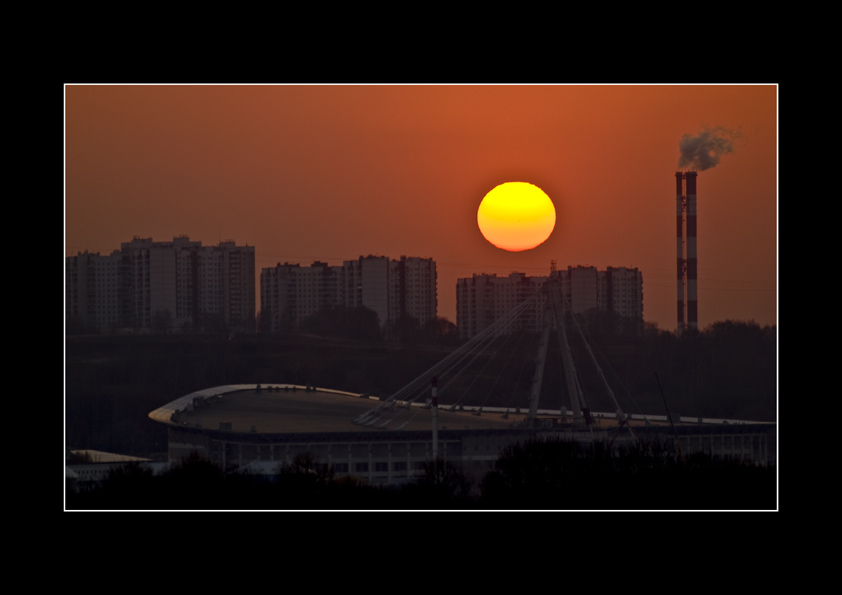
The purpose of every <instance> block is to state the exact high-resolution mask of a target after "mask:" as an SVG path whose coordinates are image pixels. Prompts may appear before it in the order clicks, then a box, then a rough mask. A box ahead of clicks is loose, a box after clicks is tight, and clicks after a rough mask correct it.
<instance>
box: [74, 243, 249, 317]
mask: <svg viewBox="0 0 842 595" xmlns="http://www.w3.org/2000/svg"><path fill="white" fill-rule="evenodd" d="M254 262H255V261H254V246H237V245H236V244H235V243H234V242H233V241H225V242H220V243H219V244H218V245H216V246H202V243H201V242H198V241H191V240H190V238H189V237H186V236H181V237H177V238H173V240H172V241H171V242H155V241H153V240H152V238H140V237H135V238H134V239H133V240H132V241H131V242H124V243H122V244H121V247H120V250H115V251H114V252H112V253H111V254H109V255H100V254H99V253H88V252H83V253H79V254H77V255H75V256H68V257H65V316H66V319H67V322H68V324H72V325H75V326H76V327H77V328H83V329H84V330H86V331H89V332H90V331H94V332H107V331H110V330H116V329H124V330H128V329H131V330H156V331H221V330H237V331H245V332H251V331H253V330H254V320H255V279H254V274H255V268H254V267H255V265H254Z"/></svg>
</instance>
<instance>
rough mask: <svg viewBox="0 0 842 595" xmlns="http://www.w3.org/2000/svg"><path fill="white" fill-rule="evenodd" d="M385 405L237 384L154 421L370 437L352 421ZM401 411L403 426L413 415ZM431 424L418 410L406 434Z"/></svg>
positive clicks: (464, 418) (442, 421) (500, 422)
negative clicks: (372, 409) (357, 434)
mask: <svg viewBox="0 0 842 595" xmlns="http://www.w3.org/2000/svg"><path fill="white" fill-rule="evenodd" d="M379 403H380V400H379V399H377V398H374V397H368V396H367V395H359V394H356V393H349V392H343V391H338V390H330V389H323V388H318V389H316V388H313V389H308V388H307V387H303V386H298V385H291V384H276V385H259V384H236V385H227V386H218V387H215V388H210V389H205V390H201V391H197V392H194V393H190V394H188V395H185V396H184V397H181V398H179V399H176V400H175V401H172V402H171V403H167V404H166V405H164V406H163V407H160V408H158V409H156V410H155V411H153V412H152V413H150V414H149V417H150V418H151V419H153V420H155V421H159V422H162V423H165V424H167V425H171V426H180V427H190V428H202V429H206V430H220V429H225V430H227V431H232V432H243V433H257V434H297V433H313V432H319V433H322V432H370V431H372V430H377V429H378V427H376V426H375V427H371V426H362V425H357V424H354V423H352V420H353V419H355V418H356V417H358V416H359V415H360V414H362V413H365V412H366V411H368V410H369V409H371V408H372V407H374V406H376V405H377V404H379ZM398 407H399V406H398ZM401 410H402V413H403V415H401V422H400V423H403V421H405V420H406V419H407V415H406V414H407V411H406V409H405V408H401ZM437 415H438V427H439V429H441V430H447V429H453V430H456V429H458V430H464V429H470V430H502V429H506V428H510V427H511V426H512V422H514V421H516V420H518V421H519V420H522V419H523V417H525V416H524V415H519V414H511V415H510V416H509V417H508V419H504V418H502V417H501V415H500V414H499V413H491V414H488V413H483V414H482V415H476V414H473V413H470V412H467V411H448V410H447V409H445V408H443V407H439V409H438V412H437ZM431 423H432V422H431V411H430V409H429V408H427V409H425V408H422V407H420V406H417V405H413V406H412V409H411V420H410V421H409V422H408V423H407V425H406V426H405V428H404V429H406V430H424V431H428V430H430V429H431ZM398 425H399V423H397V422H396V423H395V424H389V425H388V426H387V427H385V428H383V429H391V430H394V429H397V427H396V426H398ZM393 426H394V427H393Z"/></svg>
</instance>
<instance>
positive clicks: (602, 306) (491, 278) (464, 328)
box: [456, 266, 643, 338]
mask: <svg viewBox="0 0 842 595" xmlns="http://www.w3.org/2000/svg"><path fill="white" fill-rule="evenodd" d="M551 276H555V277H557V278H558V279H559V280H560V282H561V291H562V296H563V298H564V299H565V300H566V302H567V303H568V304H569V306H570V309H571V310H572V311H573V312H574V313H576V314H581V313H584V312H587V311H588V310H592V309H595V310H597V311H601V312H610V313H614V314H617V315H619V316H622V317H625V318H631V319H634V320H639V321H640V322H642V321H643V274H642V273H641V272H640V271H638V270H637V269H636V268H634V269H629V268H626V267H616V268H615V267H608V268H607V269H606V270H604V271H599V270H597V269H596V267H583V266H577V267H568V268H567V270H559V271H553V272H552V273H551ZM549 279H550V277H529V276H527V275H525V274H524V273H518V272H514V273H511V274H510V275H509V276H508V277H498V276H497V275H494V274H492V275H489V274H479V275H476V274H475V275H473V276H472V277H470V278H462V279H457V281H456V327H457V331H458V333H459V336H460V337H462V338H469V337H473V336H474V335H476V334H477V333H479V332H481V331H482V330H483V329H485V328H487V327H489V326H491V325H492V324H493V323H494V322H495V321H496V320H498V319H500V318H502V317H503V316H504V315H505V314H506V313H508V312H510V311H512V310H513V309H514V308H515V307H516V306H518V305H519V304H521V303H523V302H525V301H526V300H527V299H529V298H530V297H532V296H533V295H535V294H536V293H540V292H541V290H542V288H543V287H544V284H545V283H546V282H547V281H548V280H549ZM543 324H544V300H539V301H537V302H535V303H534V304H532V305H531V306H530V307H528V308H526V309H525V310H524V311H523V312H522V313H521V314H520V315H519V316H518V317H517V318H515V319H514V320H513V321H512V322H511V324H509V325H508V326H507V327H506V328H505V329H502V330H501V331H500V332H501V333H511V332H514V331H527V332H540V330H541V328H542V325H543Z"/></svg>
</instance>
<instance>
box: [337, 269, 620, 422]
mask: <svg viewBox="0 0 842 595" xmlns="http://www.w3.org/2000/svg"><path fill="white" fill-rule="evenodd" d="M542 303H543V325H542V331H541V333H540V335H538V336H537V344H536V341H535V339H536V336H535V334H534V333H533V334H527V333H519V332H510V331H511V329H512V328H517V326H518V325H517V320H518V318H519V317H521V316H523V315H525V314H526V313H527V312H530V311H534V310H535V308H538V307H540V305H541V304H542ZM552 336H554V337H555V341H554V343H555V344H556V345H555V348H554V349H551V337H552ZM573 346H575V347H576V350H575V353H574V348H573ZM605 365H607V362H605V361H603V363H600V361H599V360H598V358H597V354H596V353H595V352H594V350H593V348H592V347H591V341H590V340H589V339H588V337H587V333H586V332H585V329H584V328H583V325H582V324H580V322H579V321H578V320H577V317H576V316H575V315H574V314H573V311H572V308H571V307H570V305H569V303H568V302H567V301H566V299H565V298H564V296H563V295H562V292H561V287H560V284H559V282H558V280H556V279H552V278H551V279H550V280H549V281H547V283H546V284H545V286H544V288H543V290H542V291H541V292H539V293H536V294H534V295H532V296H531V297H529V298H528V299H526V300H524V301H523V302H521V303H520V304H518V305H517V306H515V307H514V308H512V309H511V310H510V311H509V312H508V313H506V314H505V315H503V316H501V317H499V318H498V319H497V320H496V321H494V323H493V324H491V325H490V326H488V327H486V328H485V329H484V330H482V331H481V332H479V333H478V334H476V335H475V336H474V337H472V338H471V339H470V340H468V341H467V342H465V343H464V344H463V345H462V346H460V347H459V348H458V349H456V350H455V351H454V352H452V353H451V354H450V355H448V356H447V357H445V358H444V359H442V360H441V361H439V362H438V363H437V364H435V365H434V366H433V367H431V368H430V369H429V370H427V371H425V372H424V373H423V374H421V375H419V376H418V377H417V378H415V379H414V380H412V381H411V382H410V383H408V384H407V385H406V386H404V387H403V388H401V389H400V390H398V391H397V392H395V393H394V394H393V395H391V396H390V397H388V398H386V399H384V400H382V401H381V402H380V403H379V404H378V405H376V406H375V407H374V408H372V409H371V410H370V411H368V412H366V413H364V414H362V415H360V416H358V417H357V418H356V419H354V420H353V422H354V423H355V424H359V425H362V426H367V427H372V428H380V429H388V430H400V429H403V428H405V427H406V425H407V424H408V423H409V421H411V420H412V419H413V418H415V417H416V416H418V415H421V414H422V412H423V411H424V410H425V409H426V410H429V409H430V408H434V406H438V407H441V408H446V409H449V410H451V411H453V410H462V409H468V410H472V411H473V413H474V414H475V415H482V414H483V413H484V412H485V413H486V414H488V413H489V412H490V411H494V414H497V415H500V414H501V413H500V412H501V411H502V417H505V418H508V416H509V414H510V413H512V414H515V413H517V414H519V415H518V416H517V417H518V418H519V421H518V422H517V425H520V426H521V427H523V426H526V427H530V426H531V427H536V426H537V425H538V424H539V417H538V416H539V406H543V408H544V409H545V410H547V409H549V410H552V411H553V412H554V414H555V415H556V416H560V417H561V419H562V420H566V419H569V420H570V424H571V425H572V427H577V428H588V427H591V426H592V425H593V424H594V422H595V415H594V414H593V413H592V412H593V411H594V410H595V409H594V407H595V406H598V407H600V408H601V409H602V410H603V411H610V412H611V414H610V416H611V417H613V418H614V419H615V420H616V423H617V425H618V427H622V426H623V425H624V424H625V423H626V422H627V420H628V418H629V416H628V415H627V414H626V413H625V412H624V410H623V407H621V405H620V402H619V400H618V398H617V397H616V394H615V391H614V389H613V388H612V386H611V383H609V381H608V378H607V376H606V373H605V371H604V367H605ZM585 368H587V369H588V371H587V373H586V374H584V375H583V374H582V371H583V370H584V369H585ZM609 370H610V368H609ZM583 376H584V377H587V378H588V380H589V382H588V383H585V382H584V381H583ZM545 379H548V380H550V381H551V384H552V387H551V388H550V390H542V389H544V387H545ZM614 382H615V385H616V384H618V383H619V381H618V379H616V378H615V381H614ZM433 384H435V390H433V387H432V385H433ZM586 384H587V389H586V388H585V385H586ZM626 400H627V401H633V400H632V399H631V397H630V395H628V398H627V399H626ZM428 415H429V414H428ZM524 415H525V417H524ZM604 416H605V414H601V417H604ZM514 423H515V422H513V425H514Z"/></svg>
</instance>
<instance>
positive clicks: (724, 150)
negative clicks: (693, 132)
mask: <svg viewBox="0 0 842 595" xmlns="http://www.w3.org/2000/svg"><path fill="white" fill-rule="evenodd" d="M739 137H740V132H739V131H735V130H728V129H727V128H723V127H721V126H718V127H716V128H712V129H711V128H706V129H705V130H702V131H701V132H700V133H699V135H698V136H690V135H689V134H685V135H684V136H682V137H681V142H679V143H678V148H679V150H680V151H681V157H680V158H679V160H678V168H679V169H685V168H689V169H694V170H696V171H704V170H706V169H710V168H711V167H714V166H715V165H716V164H717V163H719V160H720V159H721V158H722V156H723V155H727V154H728V153H730V152H731V151H733V150H734V144H733V141H734V139H736V138H739Z"/></svg>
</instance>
